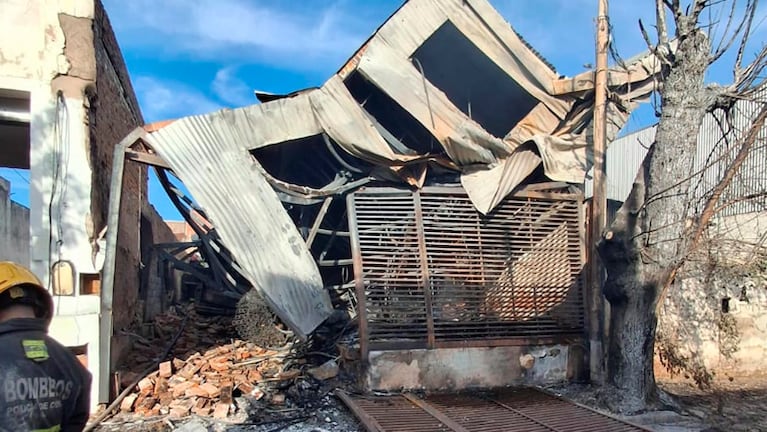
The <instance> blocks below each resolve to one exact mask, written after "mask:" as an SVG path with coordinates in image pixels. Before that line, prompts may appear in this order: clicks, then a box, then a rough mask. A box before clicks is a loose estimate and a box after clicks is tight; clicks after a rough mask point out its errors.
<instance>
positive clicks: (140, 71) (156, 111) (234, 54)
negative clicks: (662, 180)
mask: <svg viewBox="0 0 767 432" xmlns="http://www.w3.org/2000/svg"><path fill="white" fill-rule="evenodd" d="M490 3H492V4H493V6H495V8H496V9H497V10H498V11H499V12H500V13H501V15H503V17H504V18H506V20H507V21H509V23H510V24H511V25H512V26H513V27H514V28H515V29H516V30H517V31H518V32H519V33H520V34H521V35H522V36H523V37H524V38H525V39H526V40H527V41H528V42H530V43H531V45H532V46H533V47H534V48H535V49H537V50H538V51H539V52H540V53H541V54H542V55H543V56H544V57H545V58H547V59H548V60H549V61H550V62H551V63H553V64H554V66H555V67H556V68H557V71H558V72H559V73H561V74H563V75H569V76H572V75H575V74H578V73H580V72H583V71H584V70H586V68H585V67H584V65H586V64H589V63H594V17H595V16H596V9H597V0H490ZM610 3H611V4H610V19H611V23H612V26H613V43H614V45H615V46H616V48H617V50H618V52H619V53H620V55H621V56H623V57H624V58H629V57H632V56H633V55H635V54H637V53H639V52H641V51H643V50H645V49H646V45H645V43H644V41H643V39H642V37H641V34H640V32H639V28H638V25H637V21H638V20H639V19H642V20H643V21H644V22H645V23H646V24H647V26H648V27H651V26H652V24H653V23H654V17H655V13H654V3H655V2H654V1H652V0H643V1H635V0H612V1H611V2H610ZM400 4H401V1H393V0H379V1H376V0H304V1H290V0H162V1H155V0H132V1H124V0H104V5H105V7H106V9H107V13H108V14H109V16H110V20H111V22H112V26H113V28H114V31H115V33H116V35H117V40H118V42H119V44H120V47H121V49H122V52H123V56H124V57H125V60H126V63H127V65H128V70H129V72H130V75H131V79H132V81H133V85H134V88H135V91H136V95H137V96H138V99H139V102H140V104H141V108H142V111H143V114H144V118H145V120H146V121H147V122H148V123H150V122H154V121H158V120H163V119H169V118H178V117H182V116H187V115H192V114H199V113H205V112H210V111H214V110H217V109H219V108H223V107H237V106H243V105H248V104H252V103H256V99H255V97H254V95H253V90H255V89H258V90H263V91H269V92H274V93H282V92H290V91H293V90H297V89H301V88H306V87H311V86H319V85H321V84H322V83H323V82H324V81H325V80H326V79H327V78H328V77H330V75H331V74H332V73H334V72H335V71H336V70H337V69H338V67H339V66H341V65H342V64H343V63H344V62H345V60H346V59H347V58H348V57H349V56H350V55H352V54H353V53H354V51H355V50H356V48H357V47H359V46H360V45H361V44H362V43H363V42H364V41H365V40H366V39H367V38H368V37H369V36H370V35H371V34H372V33H373V32H374V31H375V29H376V28H377V27H378V26H379V25H380V24H381V23H383V21H384V20H385V19H386V18H387V17H388V16H389V15H390V14H391V13H392V12H394V11H395V10H396V9H397V7H399V5H400ZM714 12H715V13H716V10H715V11H714ZM765 15H766V14H765V8H764V7H762V10H760V11H759V12H758V14H757V16H760V17H763V16H765ZM714 18H716V14H715V15H714ZM765 27H766V26H765V25H764V24H760V26H759V28H758V29H757V32H756V34H755V36H754V40H756V41H759V42H760V43H761V41H764V40H765V39H767V37H765V36H767V34H766V33H765ZM651 30H652V29H651ZM752 51H753V50H752ZM722 63H723V64H726V63H728V59H723V61H722ZM729 63H730V64H731V61H730V62H729ZM710 78H711V79H712V80H716V81H721V82H727V80H728V79H729V78H730V74H728V69H727V67H725V66H724V65H722V66H718V67H715V68H714V69H713V70H712V72H711V77H710ZM654 122H655V118H654V115H653V112H652V110H651V109H649V107H646V108H644V109H640V110H639V111H638V112H637V113H636V114H635V115H634V116H632V119H631V120H630V121H629V124H628V125H627V129H629V130H636V129H639V128H641V127H644V126H648V125H650V124H652V123H654ZM0 176H3V177H6V178H8V179H9V180H11V181H12V182H13V185H14V188H15V189H14V199H16V200H18V201H23V200H24V195H25V194H26V193H27V192H26V191H24V190H23V189H24V187H25V184H24V182H23V181H22V180H21V179H20V176H26V173H24V172H21V173H20V174H19V173H18V172H15V171H11V172H8V170H0ZM149 194H150V201H151V202H152V203H153V204H154V205H155V207H157V209H158V211H159V212H160V213H161V214H162V215H163V217H165V218H166V219H178V214H177V213H176V211H175V209H174V208H173V206H172V204H170V202H169V201H168V199H167V197H166V196H165V193H164V191H163V190H162V189H161V188H160V187H159V185H158V184H157V182H156V181H155V180H154V179H152V181H150V188H149Z"/></svg>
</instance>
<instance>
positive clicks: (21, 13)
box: [0, 0, 173, 406]
mask: <svg viewBox="0 0 767 432" xmlns="http://www.w3.org/2000/svg"><path fill="white" fill-rule="evenodd" d="M0 10H2V14H0V149H1V150H0V167H6V168H12V169H17V170H26V172H27V173H28V188H29V192H28V197H27V202H28V206H29V208H26V207H22V206H18V205H15V203H12V202H9V201H7V196H6V195H7V194H6V192H7V184H6V183H5V181H0V207H2V210H6V209H7V212H6V211H3V212H2V214H1V215H0V218H2V219H3V220H2V222H0V235H4V234H6V233H10V234H11V235H4V236H3V237H2V239H3V240H4V241H3V242H2V245H0V259H2V260H6V259H12V260H14V261H17V262H18V263H19V264H22V265H24V266H28V267H30V268H31V269H32V271H33V272H34V273H35V274H36V275H37V276H38V277H39V278H40V279H41V280H42V281H43V283H44V285H45V286H46V287H47V288H48V289H49V290H50V292H51V294H52V295H53V297H54V304H55V316H54V317H53V321H52V324H51V330H50V333H51V336H53V337H54V338H55V339H57V340H58V341H59V342H61V343H62V344H64V345H66V346H68V347H71V348H72V349H73V350H74V351H75V352H76V353H78V354H79V355H80V356H81V359H82V361H83V362H84V363H86V364H87V366H88V369H89V370H90V371H91V372H92V373H93V375H94V382H103V383H106V384H107V385H106V386H102V387H99V386H97V385H94V386H93V391H92V395H91V401H92V403H93V405H94V406H95V405H96V404H97V403H98V402H99V401H102V402H103V401H107V400H108V399H109V398H110V393H109V390H110V388H109V385H108V384H109V382H110V379H109V378H110V377H109V369H110V365H112V364H114V363H115V362H116V361H117V359H118V358H119V357H120V356H121V355H122V354H123V353H124V352H125V351H126V348H127V347H128V346H129V342H128V340H127V339H128V338H127V337H126V336H125V334H124V333H123V332H122V330H125V329H130V328H131V327H133V326H134V324H135V321H136V318H137V316H140V315H141V310H142V308H141V305H140V301H139V297H140V295H139V292H140V287H141V285H142V281H143V278H142V272H141V262H142V259H147V255H145V253H146V251H147V249H148V246H151V244H152V243H154V242H157V241H167V240H163V239H168V238H170V239H172V238H173V237H172V234H171V233H170V231H169V230H168V229H167V227H166V226H165V225H164V223H163V221H162V220H161V218H160V217H159V215H158V214H157V212H156V211H155V210H154V208H152V207H151V206H150V205H149V203H148V201H147V187H146V183H147V169H146V167H144V166H138V165H136V166H131V167H128V168H127V169H126V170H125V175H124V183H123V185H124V187H123V189H124V192H123V198H124V199H123V200H122V204H121V206H120V208H119V210H120V213H121V216H122V218H121V220H120V223H119V225H109V224H108V223H107V207H108V204H109V195H108V194H109V178H110V176H111V173H112V155H113V147H114V145H115V143H116V142H117V141H118V140H119V139H120V138H122V137H123V136H124V135H125V134H126V133H128V132H129V131H131V130H132V129H133V128H135V127H137V126H139V125H141V124H143V118H142V115H141V111H140V109H139V106H138V102H137V100H136V97H135V95H134V93H133V87H132V86H131V82H130V78H129V77H128V72H127V69H126V67H125V63H124V61H123V57H122V55H121V53H120V48H119V46H118V45H117V41H116V39H115V36H114V33H113V32H112V28H111V25H110V23H109V18H108V17H107V15H106V12H105V11H104V8H103V6H102V4H101V2H100V1H97V0H75V1H61V2H59V1H51V2H48V1H14V0H5V1H2V2H0ZM19 177H20V176H19ZM10 180H13V181H14V182H18V181H19V178H18V177H17V176H14V177H11V178H10ZM9 205H10V206H9ZM107 225H109V231H113V233H114V235H115V236H116V238H117V242H116V243H115V246H116V248H118V249H119V251H120V266H119V268H118V270H117V271H116V272H115V273H114V275H113V276H114V278H113V280H112V283H113V286H114V289H113V294H114V297H113V299H114V301H115V302H116V303H118V304H120V308H119V310H117V312H116V313H115V315H114V321H113V327H112V326H110V329H111V328H116V329H118V332H116V333H112V332H111V331H110V332H108V333H104V332H102V331H101V325H100V321H99V319H100V315H101V312H102V305H103V303H102V300H103V299H102V296H101V268H102V265H103V262H104V252H105V246H106V245H105V233H106V231H107ZM118 231H119V236H118ZM163 236H164V237H163ZM110 301H111V299H110ZM111 318H112V317H111V316H110V319H111ZM102 335H106V337H105V338H104V339H100V338H101V336H102ZM110 352H111V353H112V355H113V356H114V358H111V357H110V355H109V354H105V355H102V353H110ZM102 370H104V371H105V372H104V373H101V372H100V371H102Z"/></svg>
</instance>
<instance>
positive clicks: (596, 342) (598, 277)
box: [589, 0, 610, 383]
mask: <svg viewBox="0 0 767 432" xmlns="http://www.w3.org/2000/svg"><path fill="white" fill-rule="evenodd" d="M597 1H598V2H599V10H598V16H597V40H596V57H597V58H596V69H595V71H594V75H595V76H594V120H593V122H594V136H593V140H594V143H593V151H594V174H593V188H594V189H593V193H592V198H591V206H590V209H591V215H590V216H591V218H590V221H589V229H590V233H591V236H590V239H591V241H590V248H589V249H590V250H589V252H590V253H589V289H590V290H591V291H590V292H591V296H590V300H591V302H590V303H591V304H590V305H589V339H590V340H589V345H590V361H589V365H590V373H591V380H592V381H593V382H597V383H602V382H604V376H605V373H604V372H605V361H604V359H605V355H604V345H603V339H604V322H605V318H606V317H605V316H604V309H605V308H604V296H603V295H602V274H603V270H602V263H601V262H600V260H599V253H598V251H597V242H598V241H599V239H600V238H601V237H602V230H603V229H604V227H605V224H606V210H607V197H606V185H605V168H606V167H605V149H606V147H607V142H606V141H607V139H606V136H605V135H606V128H607V119H606V103H607V48H608V43H609V32H610V24H609V21H608V17H607V0H597Z"/></svg>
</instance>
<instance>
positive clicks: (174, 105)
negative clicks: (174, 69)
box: [133, 76, 222, 123]
mask: <svg viewBox="0 0 767 432" xmlns="http://www.w3.org/2000/svg"><path fill="white" fill-rule="evenodd" d="M133 83H134V87H135V89H136V96H137V97H138V100H139V103H140V104H141V111H142V112H143V114H144V119H145V120H146V121H147V123H151V122H155V121H159V120H166V119H174V118H178V117H182V116H188V115H194V114H203V113H208V112H211V111H216V110H218V109H221V108H222V107H221V104H219V103H217V102H215V101H213V100H211V99H210V98H209V97H208V96H206V95H205V94H204V93H202V92H200V91H198V90H195V89H194V88H191V87H189V86H187V85H186V84H182V83H179V82H175V81H168V80H162V79H158V78H154V77H149V76H139V77H136V78H135V79H134V80H133Z"/></svg>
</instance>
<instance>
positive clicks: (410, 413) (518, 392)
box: [337, 388, 648, 432]
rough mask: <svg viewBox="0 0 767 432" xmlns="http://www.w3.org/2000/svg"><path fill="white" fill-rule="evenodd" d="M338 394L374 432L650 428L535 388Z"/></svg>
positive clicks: (618, 431)
mask: <svg viewBox="0 0 767 432" xmlns="http://www.w3.org/2000/svg"><path fill="white" fill-rule="evenodd" d="M337 395H338V397H339V398H341V400H343V402H344V403H345V404H346V405H347V406H348V407H349V408H350V409H351V410H352V412H353V413H354V415H356V416H357V418H359V419H360V421H361V422H362V424H364V425H365V427H366V428H367V430H368V431H369V432H398V431H401V432H437V431H440V432H441V431H444V432H450V431H453V432H494V431H499V432H516V431H519V432H537V431H540V432H547V431H556V432H565V431H567V432H592V431H610V432H613V431H616V432H624V431H625V432H629V431H631V432H633V431H647V430H648V429H644V428H642V427H639V426H635V425H632V424H630V423H627V422H625V421H622V420H618V419H616V418H613V417H610V416H607V415H604V414H601V413H598V412H596V411H594V410H592V409H590V408H586V407H583V406H581V405H577V404H575V403H573V402H571V401H568V400H565V399H562V398H559V397H556V396H553V395H550V394H548V393H544V392H542V391H539V390H536V389H532V388H517V389H507V390H503V391H497V392H484V393H472V394H457V395H430V396H425V397H419V396H416V395H414V394H402V395H394V396H359V395H351V394H348V393H345V392H341V391H339V392H337Z"/></svg>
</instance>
